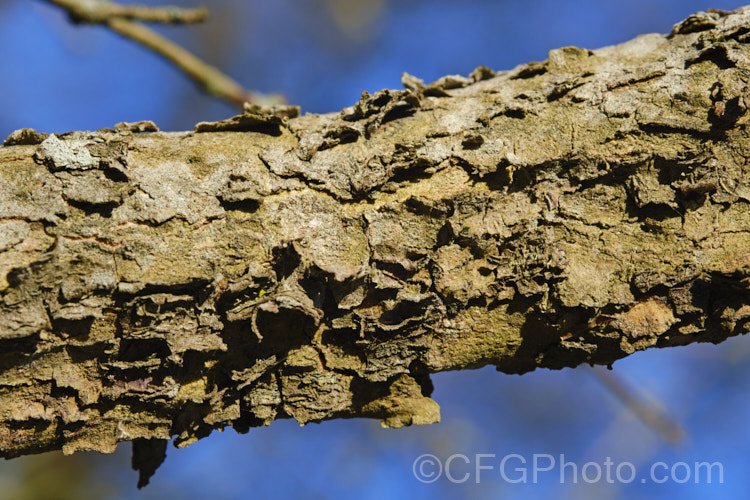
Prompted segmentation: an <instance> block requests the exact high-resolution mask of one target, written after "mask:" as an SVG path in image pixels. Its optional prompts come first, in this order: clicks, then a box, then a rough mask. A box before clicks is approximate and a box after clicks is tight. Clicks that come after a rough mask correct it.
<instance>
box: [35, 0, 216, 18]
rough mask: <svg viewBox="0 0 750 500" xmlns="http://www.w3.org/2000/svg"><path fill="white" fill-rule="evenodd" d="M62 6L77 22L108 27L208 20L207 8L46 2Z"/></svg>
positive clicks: (87, 0)
mask: <svg viewBox="0 0 750 500" xmlns="http://www.w3.org/2000/svg"><path fill="white" fill-rule="evenodd" d="M47 1H48V2H49V3H52V4H55V5H57V6H58V7H62V8H63V9H65V10H66V11H67V12H68V15H69V16H70V19H71V20H72V21H73V22H76V23H86V24H105V23H106V22H107V21H108V20H109V19H111V18H113V17H120V18H124V19H133V20H138V21H145V22H152V23H165V24H183V23H200V22H203V21H205V20H206V19H208V9H207V8H205V7H200V8H197V9H181V8H178V7H147V6H144V5H120V4H117V3H112V2H106V1H101V0H47Z"/></svg>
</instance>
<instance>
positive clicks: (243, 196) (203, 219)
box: [0, 8, 750, 481]
mask: <svg viewBox="0 0 750 500" xmlns="http://www.w3.org/2000/svg"><path fill="white" fill-rule="evenodd" d="M749 40H750V9H748V8H745V9H741V10H739V11H737V12H735V13H731V14H728V13H723V12H710V13H701V14H697V15H695V16H692V17H691V18H690V19H688V20H686V21H685V22H683V23H681V24H680V25H678V26H676V27H675V30H674V31H673V33H672V34H671V35H669V36H663V35H644V36H642V37H639V38H637V39H635V40H633V41H631V42H629V43H626V44H623V45H620V46H616V47H607V48H604V49H601V50H596V51H590V50H586V49H579V48H575V47H566V48H562V49H558V50H554V51H551V52H550V57H549V59H548V60H547V61H544V62H541V63H531V64H528V65H524V66H520V67H518V68H516V69H514V70H512V71H508V72H501V73H493V72H492V71H490V70H488V69H486V68H478V69H477V70H476V71H475V72H474V73H472V74H471V75H470V76H469V77H468V78H463V77H457V76H455V77H446V78H443V79H441V80H439V81H438V82H435V83H433V84H430V85H424V84H423V83H422V82H420V81H419V80H417V79H415V78H413V77H410V76H409V75H404V78H403V81H404V85H405V87H406V90H403V91H388V90H385V91H381V92H378V93H376V94H374V95H367V94H364V95H363V97H362V99H361V100H360V101H359V102H358V103H357V104H356V105H355V106H353V107H352V108H348V109H345V110H343V111H342V112H340V113H332V114H327V115H305V116H297V110H296V109H295V108H291V107H287V108H277V109H270V110H269V109H259V108H250V109H248V110H246V112H245V113H244V114H243V115H240V116H238V117H235V118H233V119H231V120H227V121H224V122H217V123H202V124H199V125H197V126H196V130H195V131H194V132H185V133H162V132H158V131H156V129H155V127H154V126H153V124H150V123H148V122H144V123H138V124H120V125H119V126H117V127H115V128H114V129H107V130H100V131H96V132H73V133H67V134H62V135H54V134H51V135H47V134H37V133H35V132H33V131H31V130H22V131H18V132H17V133H14V134H13V135H12V136H11V137H9V138H8V139H7V140H6V146H5V147H2V148H0V317H1V318H2V321H1V322H0V455H2V456H5V457H12V456H18V455H23V454H28V453H37V452H42V451H48V450H53V449H60V448H61V449H62V450H63V451H65V452H66V453H72V452H74V451H77V450H99V451H102V452H111V451H113V450H114V448H115V446H116V445H117V443H118V442H120V441H128V440H134V441H135V443H136V453H135V460H134V461H135V465H136V466H137V467H139V468H140V469H141V470H142V472H143V476H142V481H145V479H147V477H148V475H149V474H150V473H151V470H152V469H154V468H155V467H156V466H157V465H158V463H159V461H160V459H161V457H163V451H164V446H165V443H166V441H164V440H167V439H169V438H170V437H173V436H176V440H175V444H176V445H177V446H186V445H188V444H190V443H192V442H194V441H196V440H197V439H200V438H202V437H205V436H207V435H208V434H209V433H210V432H211V431H212V430H213V429H217V428H223V427H225V426H233V427H234V428H235V429H237V430H238V431H240V432H242V431H245V430H247V429H248V428H250V427H252V426H259V425H267V424H269V423H270V422H272V421H273V420H274V419H277V418H294V419H296V420H297V421H299V422H300V423H305V422H310V421H320V420H324V419H333V418H341V417H371V418H379V419H382V420H383V421H384V423H385V424H386V425H389V426H396V427H398V426H402V425H409V424H413V423H417V424H423V423H433V422H437V421H438V420H439V409H438V406H437V404H436V403H435V402H434V401H433V400H432V399H430V398H429V394H430V392H431V388H432V386H431V382H430V379H429V374H430V373H435V372H439V371H444V370H459V369H465V368H476V367H480V366H483V365H487V364H492V365H495V366H497V368H498V370H500V371H503V372H506V373H523V372H526V371H529V370H533V369H535V368H537V367H546V368H561V367H567V366H576V365H578V364H581V363H594V364H605V365H608V364H611V363H612V362H614V361H615V360H617V359H619V358H622V357H624V356H627V355H629V354H631V353H633V352H635V351H637V350H642V349H646V348H649V347H667V346H677V345H683V344H687V343H690V342H695V341H707V342H720V341H722V340H724V339H725V338H727V337H729V336H732V335H737V334H740V333H744V332H746V331H747V330H748V326H749V325H750V250H749V249H750V181H749V180H748V179H750V166H748V155H750V153H749V152H750V137H749V136H748V131H747V126H746V121H747V116H748V115H747V113H746V111H747V109H746V106H747V103H746V99H748V96H750V91H749V90H748V78H750V46H749V45H748V41H749Z"/></svg>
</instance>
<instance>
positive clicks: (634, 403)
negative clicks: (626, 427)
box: [589, 369, 685, 443]
mask: <svg viewBox="0 0 750 500" xmlns="http://www.w3.org/2000/svg"><path fill="white" fill-rule="evenodd" d="M589 371H590V372H591V373H593V374H594V376H595V377H596V378H598V379H599V381H600V382H601V383H602V384H604V387H606V388H607V389H608V390H609V392H610V393H612V395H614V396H615V397H616V398H617V399H619V400H620V402H622V404H623V405H625V406H626V407H627V408H628V409H629V410H630V411H632V412H633V414H634V415H635V416H636V417H638V419H640V420H641V421H642V422H643V423H644V424H646V425H647V426H648V427H650V428H651V429H653V430H654V431H656V432H657V433H658V434H660V435H661V436H662V437H663V438H664V440H666V441H667V442H669V443H679V442H680V441H682V439H683V438H684V436H685V431H684V430H683V428H682V426H681V425H680V423H679V422H677V421H676V420H675V419H673V418H672V417H670V416H669V415H667V414H666V413H665V412H664V411H662V410H661V409H659V408H657V407H655V406H654V405H653V404H649V403H648V402H646V401H645V400H643V399H642V398H641V397H639V396H638V395H637V394H636V393H635V392H634V391H633V390H632V389H631V388H630V387H628V386H627V384H626V383H625V382H624V381H623V380H622V379H621V378H620V377H617V376H615V375H614V374H613V373H611V372H608V371H606V370H602V369H591V370H589Z"/></svg>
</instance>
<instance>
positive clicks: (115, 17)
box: [46, 0, 285, 107]
mask: <svg viewBox="0 0 750 500" xmlns="http://www.w3.org/2000/svg"><path fill="white" fill-rule="evenodd" d="M46 1H47V2H48V3H51V4H54V5H57V6H58V7H61V8H63V9H65V11H66V12H67V13H68V16H69V17H70V19H71V20H72V21H73V22H76V23H84V24H101V25H104V26H107V27H109V28H110V29H111V30H112V31H114V32H116V33H118V34H120V35H122V36H124V37H126V38H129V39H131V40H133V41H135V42H137V43H139V44H141V45H143V46H144V47H146V48H148V49H150V50H152V51H154V52H156V53H157V54H159V55H161V56H162V57H164V58H166V59H167V60H169V61H171V62H172V63H173V64H174V65H175V66H177V67H178V68H180V69H181V70H182V71H183V72H184V73H185V74H186V75H187V76H189V77H190V78H191V79H193V80H194V81H195V82H196V83H197V84H198V85H199V86H200V87H202V88H203V90H205V91H206V92H208V93H209V94H212V95H214V96H216V97H219V98H221V99H225V100H227V101H229V102H231V103H232V104H234V105H235V106H239V107H242V106H243V105H244V103H246V102H247V103H250V104H260V105H273V104H283V103H284V101H285V100H284V98H283V96H280V95H278V94H271V95H264V94H259V93H255V92H250V91H249V90H246V89H245V88H244V87H242V85H240V84H239V83H237V82H235V81H234V80H233V79H231V78H230V77H229V76H227V75H226V74H224V73H223V72H221V71H220V70H219V69H217V68H215V67H213V66H211V65H209V64H207V63H206V62H204V61H202V60H201V59H199V58H198V57H196V56H195V55H193V54H192V53H191V52H189V51H187V50H185V49H184V48H182V47H180V46H179V45H177V44H176V43H174V42H172V41H171V40H169V39H167V38H164V37H163V36H161V35H160V34H158V33H156V32H155V31H153V30H151V29H149V28H147V27H146V26H144V25H143V24H141V23H140V22H137V21H135V20H136V19H137V20H140V21H150V22H159V23H193V22H200V21H202V20H204V19H206V18H207V17H208V10H207V9H205V8H199V9H179V8H176V7H162V8H155V7H144V6H137V5H132V6H124V5H119V4H115V3H112V2H106V1H99V0H46Z"/></svg>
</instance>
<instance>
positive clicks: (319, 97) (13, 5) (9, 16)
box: [0, 0, 750, 500]
mask: <svg viewBox="0 0 750 500" xmlns="http://www.w3.org/2000/svg"><path fill="white" fill-rule="evenodd" d="M123 3H128V2H123ZM143 3H145V4H149V5H159V4H157V3H155V2H152V1H145V2H143ZM172 4H174V5H177V6H180V7H194V6H198V5H199V4H197V3H195V2H194V1H193V0H189V1H188V0H174V1H173V2H172ZM740 5H741V3H739V2H736V1H728V0H629V1H628V2H601V1H593V0H591V1H581V0H571V1H567V2H559V1H552V0H523V1H519V0H461V1H458V0H398V1H397V0H276V1H270V2H269V1H261V0H217V1H213V2H211V3H210V4H207V6H208V7H210V9H211V14H212V17H211V19H210V20H209V22H207V23H206V24H204V25H198V26H183V27H156V29H157V30H158V31H160V32H161V33H163V34H165V35H166V36H168V37H169V38H171V39H173V40H175V41H177V42H178V43H180V44H182V45H183V46H185V47H186V48H188V49H189V50H191V51H193V52H194V53H196V54H197V55H199V56H200V57H202V58H204V59H205V60H207V61H208V62H209V63H211V64H213V65H215V66H217V67H219V68H221V69H222V70H223V71H225V72H226V73H228V74H229V75H230V76H232V77H233V78H235V79H236V80H237V81H239V82H240V83H241V84H243V85H244V86H245V87H247V88H250V89H253V90H257V91H261V92H267V93H271V92H279V93H282V94H284V95H285V96H286V97H287V99H288V100H289V102H290V103H291V104H297V105H300V106H301V107H302V111H303V112H311V113H324V112H331V111H338V110H339V109H341V108H342V107H345V106H349V105H352V104H353V103H354V102H355V101H356V100H357V99H358V98H359V95H360V93H361V92H362V91H363V90H367V91H370V92H374V91H376V90H379V89H382V88H401V84H400V75H401V73H402V72H404V71H406V72H408V73H410V74H412V75H415V76H417V77H419V78H422V79H424V80H425V82H430V81H433V80H436V79H437V78H439V77H441V76H443V75H446V74H456V73H458V74H462V75H467V74H468V73H470V72H471V71H472V70H473V69H474V68H475V67H477V66H479V65H485V66H488V67H490V68H492V69H494V70H505V69H511V68H513V67H514V66H516V65H518V64H521V63H524V62H528V61H531V60H544V59H546V57H547V52H548V51H549V50H550V49H553V48H557V47H561V46H566V45H576V46H579V47H586V48H591V49H595V48H599V47H602V46H605V45H612V44H617V43H621V42H624V41H626V40H629V39H631V38H633V37H635V36H637V35H639V34H642V33H648V32H660V33H668V32H669V31H670V30H671V29H672V25H673V24H675V23H677V22H679V21H681V20H682V19H684V18H685V17H687V16H688V15H690V14H691V13H694V12H696V11H699V10H706V9H708V8H718V9H726V10H732V9H735V8H737V7H739V6H740ZM0 48H2V57H1V58H0V75H1V77H0V110H1V111H0V137H2V138H4V137H5V136H7V135H8V134H10V133H11V132H12V131H13V130H15V129H18V128H21V127H32V128H35V129H37V130H38V131H44V132H64V131H68V130H80V129H89V130H93V129H97V128H102V127H110V126H112V125H114V124H115V123H117V122H121V121H137V120H145V119H148V120H153V121H154V122H156V124H157V125H158V126H159V127H160V128H161V129H162V130H188V129H192V127H193V125H194V124H195V123H196V122H198V121H204V120H217V119H222V118H226V117H229V116H231V115H233V114H236V112H237V110H235V109H233V108H232V107H230V106H229V105H227V104H224V103H222V102H220V101H218V100H216V99H214V98H211V97H208V96H206V95H204V94H202V93H201V92H200V91H198V90H197V89H196V88H195V86H194V85H193V83H192V82H191V81H189V80H187V79H186V78H185V77H184V76H183V75H182V74H181V73H179V72H178V71H177V70H175V69H174V68H173V67H172V66H171V65H169V64H167V63H166V62H164V61H163V60H161V59H160V58H158V57H157V56H155V55H154V54H152V53H149V52H147V51H146V50H144V49H142V48H140V47H138V46H136V45H134V44H133V43H131V42H129V41H125V40H123V39H121V38H119V37H118V36H117V35H115V34H112V33H110V32H108V31H106V30H105V29H103V28H99V27H90V26H73V25H71V24H70V23H68V22H67V19H66V17H65V15H64V14H63V13H62V12H61V11H60V10H58V9H57V8H55V7H52V6H50V5H48V4H46V3H44V2H42V1H31V0H0ZM749 361H750V338H748V337H738V338H733V339H730V340H729V341H727V342H724V343H723V344H721V345H718V346H714V345H710V344H709V345H706V344H700V345H692V346H688V347H683V348H674V349H664V350H650V351H647V352H642V353H637V354H635V355H633V356H630V357H628V358H626V359H624V360H621V361H618V362H617V363H615V365H614V372H615V373H616V375H617V377H618V379H619V380H621V381H622V382H623V383H625V384H627V385H628V386H630V387H631V390H632V391H633V392H635V393H636V394H638V397H639V398H641V399H642V400H643V401H647V402H648V403H649V404H650V405H651V407H652V408H656V409H659V408H660V409H662V410H663V411H665V412H666V413H668V414H669V415H671V416H672V417H673V418H674V419H675V421H676V422H678V423H679V425H680V426H682V428H683V430H684V438H683V439H682V440H681V442H679V443H677V444H673V443H669V442H667V441H666V440H665V439H664V437H663V436H662V435H660V434H659V433H658V432H656V430H655V429H654V428H653V427H649V426H647V425H644V424H643V423H642V421H641V420H639V419H638V418H636V417H635V416H634V414H633V412H632V408H631V406H630V405H624V404H622V403H621V401H620V400H619V399H617V398H616V397H615V393H614V392H613V391H612V390H611V389H607V388H606V387H605V386H604V385H603V384H602V381H601V379H600V378H599V376H597V375H596V374H595V373H594V369H591V368H589V367H581V368H578V369H575V370H570V369H568V370H562V371H558V372H551V371H546V370H545V371H537V372H534V373H530V374H526V375H523V376H520V377H519V376H508V375H504V374H501V373H497V372H495V371H494V370H493V369H491V368H485V369H482V370H476V371H465V372H456V373H442V374H437V375H435V376H434V377H433V380H434V383H435V392H434V393H433V398H434V399H435V400H436V401H437V402H438V403H439V404H440V405H441V408H442V423H441V424H439V425H433V426H427V427H411V428H408V429H401V430H389V429H381V428H380V426H379V423H378V422H373V421H365V420H351V421H333V422H326V423H323V424H319V425H315V424H312V425H308V426H306V427H305V428H300V427H299V426H298V425H297V424H296V423H295V422H290V421H281V422H275V423H274V424H272V425H271V426H270V427H268V428H259V429H252V430H251V431H250V433H248V434H246V435H238V434H236V433H235V432H234V431H233V430H231V429H229V430H227V431H225V432H223V433H214V434H213V435H211V436H210V437H209V438H207V439H204V440H202V441H200V442H198V443H196V444H194V445H191V446H190V447H188V448H186V449H182V450H178V449H175V448H173V447H169V449H168V450H167V460H166V462H165V464H163V465H162V467H161V468H160V469H159V470H158V471H157V473H156V475H155V476H154V477H153V478H152V479H151V484H150V485H149V486H148V487H146V488H145V489H144V490H142V491H137V490H136V488H135V484H136V473H135V472H133V471H131V470H130V445H129V444H127V443H123V444H122V445H120V447H119V448H118V450H117V452H116V453H114V454H113V455H99V454H95V453H90V454H79V455H76V456H74V457H63V456H62V455H61V454H59V453H53V454H46V455H41V456H36V457H25V458H22V459H15V460H10V461H5V462H2V463H0V498H3V499H45V498H49V499H66V498H70V499H76V500H81V499H84V500H85V499H99V498H109V499H131V498H132V499H141V498H144V499H157V498H164V497H166V496H167V495H169V496H170V497H172V498H186V499H191V498H206V497H211V498H218V499H224V498H227V499H234V498H251V497H252V498H255V497H257V498H293V497H305V498H320V499H326V498H351V497H352V496H356V497H359V498H384V497H385V498H388V497H397V498H406V497H408V498H412V499H418V498H431V499H435V498H436V499H441V498H456V497H458V498H486V497H488V496H490V495H491V496H493V497H504V498H524V499H535V498H549V497H555V498H563V499H565V498H597V499H618V498H631V497H633V496H636V495H637V496H638V497H639V498H643V499H649V498H662V497H665V496H668V495H670V496H671V495H675V496H679V498H684V499H691V498H696V499H697V498H701V499H703V498H718V497H721V498H740V497H744V495H745V494H746V492H747V491H748V490H750V474H747V471H748V470H750V433H748V431H747V421H748V420H750V403H748V398H747V394H748V390H750V363H749ZM599 370H601V369H599ZM426 453H429V454H434V455H435V456H436V457H438V458H439V459H441V460H443V461H445V460H446V459H447V458H448V457H450V456H451V455H453V454H460V455H464V456H466V457H467V458H468V459H469V463H468V464H467V463H465V461H463V459H462V458H459V459H458V460H454V462H453V467H452V473H453V477H454V478H457V479H461V478H463V477H464V476H465V474H467V473H469V474H470V475H469V476H468V480H467V481H466V482H463V483H453V482H451V481H450V480H448V479H447V478H446V477H445V475H443V477H441V478H440V479H438V480H437V481H435V482H434V483H431V484H423V483H422V482H420V481H418V480H417V479H416V478H415V476H414V474H413V463H414V460H415V459H416V458H417V457H419V456H420V455H423V454H426ZM476 454H494V455H495V457H494V458H493V457H488V458H484V459H482V462H481V465H485V466H491V467H493V468H492V469H488V470H482V471H481V476H480V477H478V476H477V474H476V468H475V467H476V465H477V460H476V457H475V455H476ZM511 455H514V456H515V455H517V456H518V457H514V458H512V460H511V461H510V462H508V465H507V468H506V477H505V478H503V476H502V474H501V472H500V461H501V460H502V459H503V457H507V456H511ZM534 455H537V456H539V457H540V466H547V465H549V459H550V458H549V457H546V456H547V455H549V456H551V458H554V460H556V461H557V462H559V461H560V460H561V458H563V459H564V460H565V461H567V462H573V463H576V464H577V465H578V467H579V469H581V468H582V467H583V466H584V465H585V464H586V463H587V462H594V463H596V464H598V466H599V467H600V468H601V470H602V472H603V474H604V473H606V469H605V467H606V466H605V463H606V460H607V459H608V458H609V459H611V461H612V462H613V463H614V465H613V466H612V475H611V476H612V477H610V478H609V479H613V480H612V481H608V477H607V476H606V475H603V476H602V477H601V479H600V480H598V481H587V480H586V479H589V480H590V479H596V477H595V476H596V474H595V472H596V467H594V468H589V469H588V473H589V474H588V476H587V477H584V475H583V473H582V471H581V470H579V471H578V474H577V476H574V474H573V473H572V472H571V470H570V469H568V474H567V477H566V480H565V481H562V482H561V481H560V472H559V471H560V469H559V467H557V468H554V469H553V470H552V471H550V472H541V473H540V474H539V476H538V478H537V481H536V484H534V482H533V477H532V475H531V467H532V461H533V459H534ZM521 460H526V465H525V466H524V465H523V464H522V462H521ZM660 461H661V462H665V463H666V464H667V466H668V467H672V466H673V465H675V464H678V465H677V466H676V468H675V473H676V476H675V478H674V479H671V480H668V481H666V482H665V483H663V484H655V483H653V482H652V481H650V480H648V478H647V474H648V468H649V467H650V466H651V464H653V463H655V462H660ZM622 462H628V463H630V464H632V465H633V466H634V467H635V468H636V471H637V476H636V478H635V479H634V480H632V481H631V482H628V483H623V482H618V481H617V480H616V479H615V478H614V476H613V475H614V471H615V468H616V467H617V465H618V464H620V463H622ZM696 462H720V463H721V465H722V467H723V482H721V483H720V482H719V477H718V473H717V469H714V472H715V473H714V477H713V480H712V483H711V484H708V483H707V481H706V478H705V474H704V477H702V478H701V479H699V480H698V482H696V478H695V474H694V472H695V470H694V465H695V463H696ZM681 463H684V464H686V465H685V466H681V465H679V464H681ZM428 465H429V464H428ZM558 465H559V464H558ZM516 467H526V469H527V471H528V477H527V478H526V480H525V481H520V482H512V481H513V480H518V479H519V478H521V477H522V476H521V472H517V471H516V470H515V468H516ZM423 470H424V471H426V472H428V473H429V472H430V470H431V469H430V467H429V466H428V467H425V468H423ZM629 470H630V469H628V468H625V469H622V472H623V474H622V476H623V477H625V478H626V479H627V478H628V477H629V475H630V474H629ZM665 474H668V471H667V472H665ZM642 478H646V480H645V482H643V481H641V479H642ZM477 479H479V480H478V481H477ZM574 479H577V482H574Z"/></svg>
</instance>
